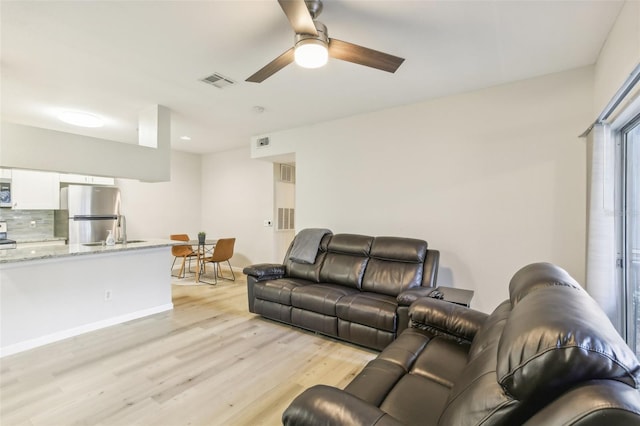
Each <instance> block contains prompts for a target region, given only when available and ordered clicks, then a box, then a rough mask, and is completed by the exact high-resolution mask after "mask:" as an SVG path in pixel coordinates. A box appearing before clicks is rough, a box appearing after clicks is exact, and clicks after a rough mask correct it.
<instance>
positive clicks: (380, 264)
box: [362, 237, 427, 296]
mask: <svg viewBox="0 0 640 426" xmlns="http://www.w3.org/2000/svg"><path fill="white" fill-rule="evenodd" d="M369 256H370V259H369V264H368V265H367V270H366V271H365V273H364V278H363V280H362V290H364V291H370V292H374V293H381V294H386V295H389V296H397V295H398V294H400V293H401V292H402V291H404V290H406V289H408V288H411V287H419V286H420V285H421V284H422V274H423V269H424V262H425V259H426V257H427V242H426V241H423V240H417V239H413V238H401V237H376V238H375V239H374V240H373V244H372V246H371V251H370V253H369Z"/></svg>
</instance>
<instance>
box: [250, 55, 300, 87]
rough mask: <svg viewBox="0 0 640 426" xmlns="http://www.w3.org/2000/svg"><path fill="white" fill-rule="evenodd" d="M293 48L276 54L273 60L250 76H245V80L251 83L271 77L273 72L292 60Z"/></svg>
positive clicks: (260, 81)
mask: <svg viewBox="0 0 640 426" xmlns="http://www.w3.org/2000/svg"><path fill="white" fill-rule="evenodd" d="M293 50H294V49H293V47H292V48H291V49H289V50H287V51H286V52H284V53H283V54H282V55H280V56H278V57H277V58H275V59H274V60H273V61H271V62H269V63H268V64H267V65H265V66H264V67H262V68H261V69H260V70H259V71H258V72H256V73H255V74H253V75H252V76H251V77H249V78H247V79H246V80H245V81H249V82H251V83H262V82H263V81H265V80H266V79H267V78H269V77H271V76H272V75H273V74H275V73H277V72H278V71H280V70H281V69H282V68H284V67H286V66H287V65H289V64H290V63H291V62H293Z"/></svg>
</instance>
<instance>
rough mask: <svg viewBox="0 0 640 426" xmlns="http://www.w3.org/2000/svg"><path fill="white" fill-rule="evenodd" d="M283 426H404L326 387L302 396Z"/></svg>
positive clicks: (355, 399) (286, 413)
mask: <svg viewBox="0 0 640 426" xmlns="http://www.w3.org/2000/svg"><path fill="white" fill-rule="evenodd" d="M282 423H283V424H284V425H285V426H297V425H300V426H314V425H362V426H365V425H375V426H399V425H401V423H400V422H399V421H398V420H397V419H395V418H393V417H391V416H390V415H388V414H387V413H385V412H384V411H382V410H380V409H379V408H378V407H376V406H375V405H372V404H369V403H368V402H365V401H363V400H362V399H360V398H358V397H356V396H353V395H351V394H350V393H347V392H345V391H343V390H340V389H337V388H334V387H331V386H325V385H316V386H313V387H311V388H309V389H307V390H306V391H304V392H302V393H301V394H300V395H298V396H297V397H296V399H294V400H293V402H292V403H291V405H289V407H287V409H286V410H285V412H284V413H283V414H282Z"/></svg>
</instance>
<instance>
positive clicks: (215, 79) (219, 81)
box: [200, 72, 236, 89]
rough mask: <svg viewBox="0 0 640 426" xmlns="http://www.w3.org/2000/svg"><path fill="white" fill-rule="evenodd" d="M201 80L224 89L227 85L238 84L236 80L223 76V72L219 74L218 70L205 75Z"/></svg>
mask: <svg viewBox="0 0 640 426" xmlns="http://www.w3.org/2000/svg"><path fill="white" fill-rule="evenodd" d="M200 81H202V82H205V83H207V84H210V85H212V86H216V87H217V88H218V89H223V88H225V87H227V86H231V85H233V84H236V82H235V81H233V80H231V79H230V78H227V77H225V76H223V75H222V74H218V73H217V72H214V73H213V74H211V75H210V76H208V77H205V78H203V79H202V80H200Z"/></svg>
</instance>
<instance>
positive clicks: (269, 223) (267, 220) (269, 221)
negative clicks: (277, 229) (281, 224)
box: [264, 219, 273, 227]
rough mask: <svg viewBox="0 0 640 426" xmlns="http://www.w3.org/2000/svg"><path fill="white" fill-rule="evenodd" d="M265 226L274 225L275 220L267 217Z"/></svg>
mask: <svg viewBox="0 0 640 426" xmlns="http://www.w3.org/2000/svg"><path fill="white" fill-rule="evenodd" d="M264 226H266V227H270V226H273V222H272V221H271V219H265V221H264Z"/></svg>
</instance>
